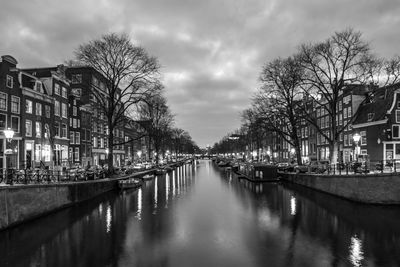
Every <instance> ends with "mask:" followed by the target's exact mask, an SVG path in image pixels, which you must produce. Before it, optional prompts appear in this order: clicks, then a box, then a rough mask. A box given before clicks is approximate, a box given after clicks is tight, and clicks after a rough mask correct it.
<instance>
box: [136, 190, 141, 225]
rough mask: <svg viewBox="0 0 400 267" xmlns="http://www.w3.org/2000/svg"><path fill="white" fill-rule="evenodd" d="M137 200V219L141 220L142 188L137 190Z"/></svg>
mask: <svg viewBox="0 0 400 267" xmlns="http://www.w3.org/2000/svg"><path fill="white" fill-rule="evenodd" d="M137 196H138V200H137V218H138V219H139V220H141V219H142V188H139V190H138V194H137Z"/></svg>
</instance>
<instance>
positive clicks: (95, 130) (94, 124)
mask: <svg viewBox="0 0 400 267" xmlns="http://www.w3.org/2000/svg"><path fill="white" fill-rule="evenodd" d="M93 132H94V133H97V123H96V122H93Z"/></svg>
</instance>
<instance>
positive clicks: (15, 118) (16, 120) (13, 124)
mask: <svg viewBox="0 0 400 267" xmlns="http://www.w3.org/2000/svg"><path fill="white" fill-rule="evenodd" d="M11 129H13V130H14V132H16V133H19V117H18V116H11Z"/></svg>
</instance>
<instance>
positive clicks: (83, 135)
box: [82, 129, 86, 141]
mask: <svg viewBox="0 0 400 267" xmlns="http://www.w3.org/2000/svg"><path fill="white" fill-rule="evenodd" d="M85 131H86V130H85V129H82V141H86V133H85Z"/></svg>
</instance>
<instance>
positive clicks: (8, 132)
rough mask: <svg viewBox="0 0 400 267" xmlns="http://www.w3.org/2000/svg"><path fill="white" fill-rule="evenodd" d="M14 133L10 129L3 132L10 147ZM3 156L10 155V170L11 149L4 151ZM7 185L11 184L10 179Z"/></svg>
mask: <svg viewBox="0 0 400 267" xmlns="http://www.w3.org/2000/svg"><path fill="white" fill-rule="evenodd" d="M14 133H15V132H14V131H13V130H12V129H11V128H7V130H4V136H5V137H6V140H7V143H9V144H10V146H11V141H12V139H13V137H14ZM5 154H6V155H7V154H10V168H12V162H11V154H12V149H11V148H9V149H6V151H5ZM10 174H11V173H10ZM8 183H10V184H12V179H8Z"/></svg>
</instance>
